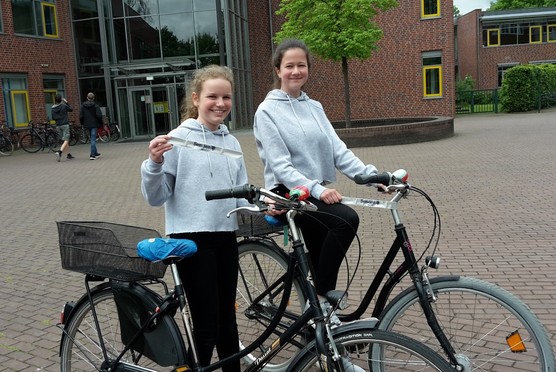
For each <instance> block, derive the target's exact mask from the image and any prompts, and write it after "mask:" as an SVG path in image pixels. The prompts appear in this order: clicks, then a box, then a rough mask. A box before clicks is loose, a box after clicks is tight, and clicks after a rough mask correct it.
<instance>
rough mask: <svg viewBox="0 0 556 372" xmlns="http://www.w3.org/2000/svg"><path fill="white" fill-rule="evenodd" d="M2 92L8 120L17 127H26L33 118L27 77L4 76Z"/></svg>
mask: <svg viewBox="0 0 556 372" xmlns="http://www.w3.org/2000/svg"><path fill="white" fill-rule="evenodd" d="M2 93H3V98H4V107H5V108H6V121H7V122H8V123H9V124H10V126H13V127H14V128H16V129H17V128H24V127H26V126H27V125H28V124H29V121H30V120H31V111H30V108H29V94H28V92H27V78H26V77H22V76H10V77H4V78H2Z"/></svg>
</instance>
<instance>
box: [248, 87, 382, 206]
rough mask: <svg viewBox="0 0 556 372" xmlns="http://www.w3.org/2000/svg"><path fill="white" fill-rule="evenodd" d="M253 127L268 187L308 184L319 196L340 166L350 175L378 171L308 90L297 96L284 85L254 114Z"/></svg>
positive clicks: (313, 192) (266, 99) (269, 95)
mask: <svg viewBox="0 0 556 372" xmlns="http://www.w3.org/2000/svg"><path fill="white" fill-rule="evenodd" d="M253 129H254V134H255V139H256V143H257V150H258V151H259V156H260V157H261V160H262V162H263V165H264V179H265V187H266V188H272V187H274V186H276V185H278V184H283V185H284V186H286V187H287V188H289V189H291V188H293V187H295V186H301V185H304V186H306V187H307V188H308V189H309V191H310V192H311V196H313V197H315V198H317V199H320V195H321V194H322V192H323V191H324V190H325V187H324V185H326V184H329V183H332V182H334V181H336V169H338V170H339V171H340V172H341V173H343V174H344V175H346V176H347V177H349V178H350V179H353V177H354V176H355V175H357V174H361V173H363V174H368V175H370V174H375V173H377V169H376V167H375V166H374V165H370V164H369V165H365V164H364V163H363V162H362V161H361V160H359V158H358V157H356V156H355V154H353V152H352V151H351V150H349V149H348V148H347V146H346V144H345V143H344V142H343V141H342V140H341V139H340V138H339V137H338V135H337V134H336V131H335V130H334V128H333V127H332V124H330V121H329V120H328V118H327V117H326V114H325V112H324V109H323V108H322V105H321V104H320V102H318V101H315V100H312V99H310V98H309V97H308V96H307V94H305V93H304V92H302V93H301V95H300V96H299V97H298V98H293V97H290V96H289V95H288V94H286V93H285V92H283V91H282V90H279V89H274V90H272V91H270V92H269V93H268V94H267V96H266V98H265V100H264V101H263V102H262V103H261V104H260V105H259V108H258V109H257V112H256V113H255V123H254V128H253Z"/></svg>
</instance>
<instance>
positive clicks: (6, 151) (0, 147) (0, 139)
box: [0, 136, 14, 156]
mask: <svg viewBox="0 0 556 372" xmlns="http://www.w3.org/2000/svg"><path fill="white" fill-rule="evenodd" d="M13 152H14V144H13V143H12V141H10V139H9V138H6V137H4V136H0V155H5V156H10V155H11V154H12V153H13Z"/></svg>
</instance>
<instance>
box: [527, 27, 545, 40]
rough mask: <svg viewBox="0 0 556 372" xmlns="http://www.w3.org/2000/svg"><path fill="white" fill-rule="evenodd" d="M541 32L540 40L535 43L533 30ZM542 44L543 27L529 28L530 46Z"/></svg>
mask: <svg viewBox="0 0 556 372" xmlns="http://www.w3.org/2000/svg"><path fill="white" fill-rule="evenodd" d="M535 29H537V30H539V40H536V41H533V30H535ZM540 43H542V26H529V44H540Z"/></svg>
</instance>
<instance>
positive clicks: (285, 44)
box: [272, 39, 312, 89]
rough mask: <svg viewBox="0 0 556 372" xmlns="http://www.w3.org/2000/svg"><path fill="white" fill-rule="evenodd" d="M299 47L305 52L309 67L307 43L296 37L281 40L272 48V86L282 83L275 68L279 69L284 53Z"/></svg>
mask: <svg viewBox="0 0 556 372" xmlns="http://www.w3.org/2000/svg"><path fill="white" fill-rule="evenodd" d="M296 48H299V49H301V50H303V51H304V52H305V56H307V67H309V68H311V62H312V61H311V60H312V58H311V53H309V48H308V47H307V45H306V44H305V43H304V42H303V41H301V40H298V39H285V40H284V41H282V42H281V43H280V44H279V45H278V46H277V47H276V49H275V50H274V54H273V55H272V66H273V67H274V68H273V69H272V71H273V74H274V84H273V87H274V88H276V89H279V88H280V86H281V85H282V81H281V79H280V78H279V77H278V75H277V74H276V69H278V70H279V69H280V65H281V64H282V59H283V58H284V53H286V52H287V51H288V50H290V49H296Z"/></svg>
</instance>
